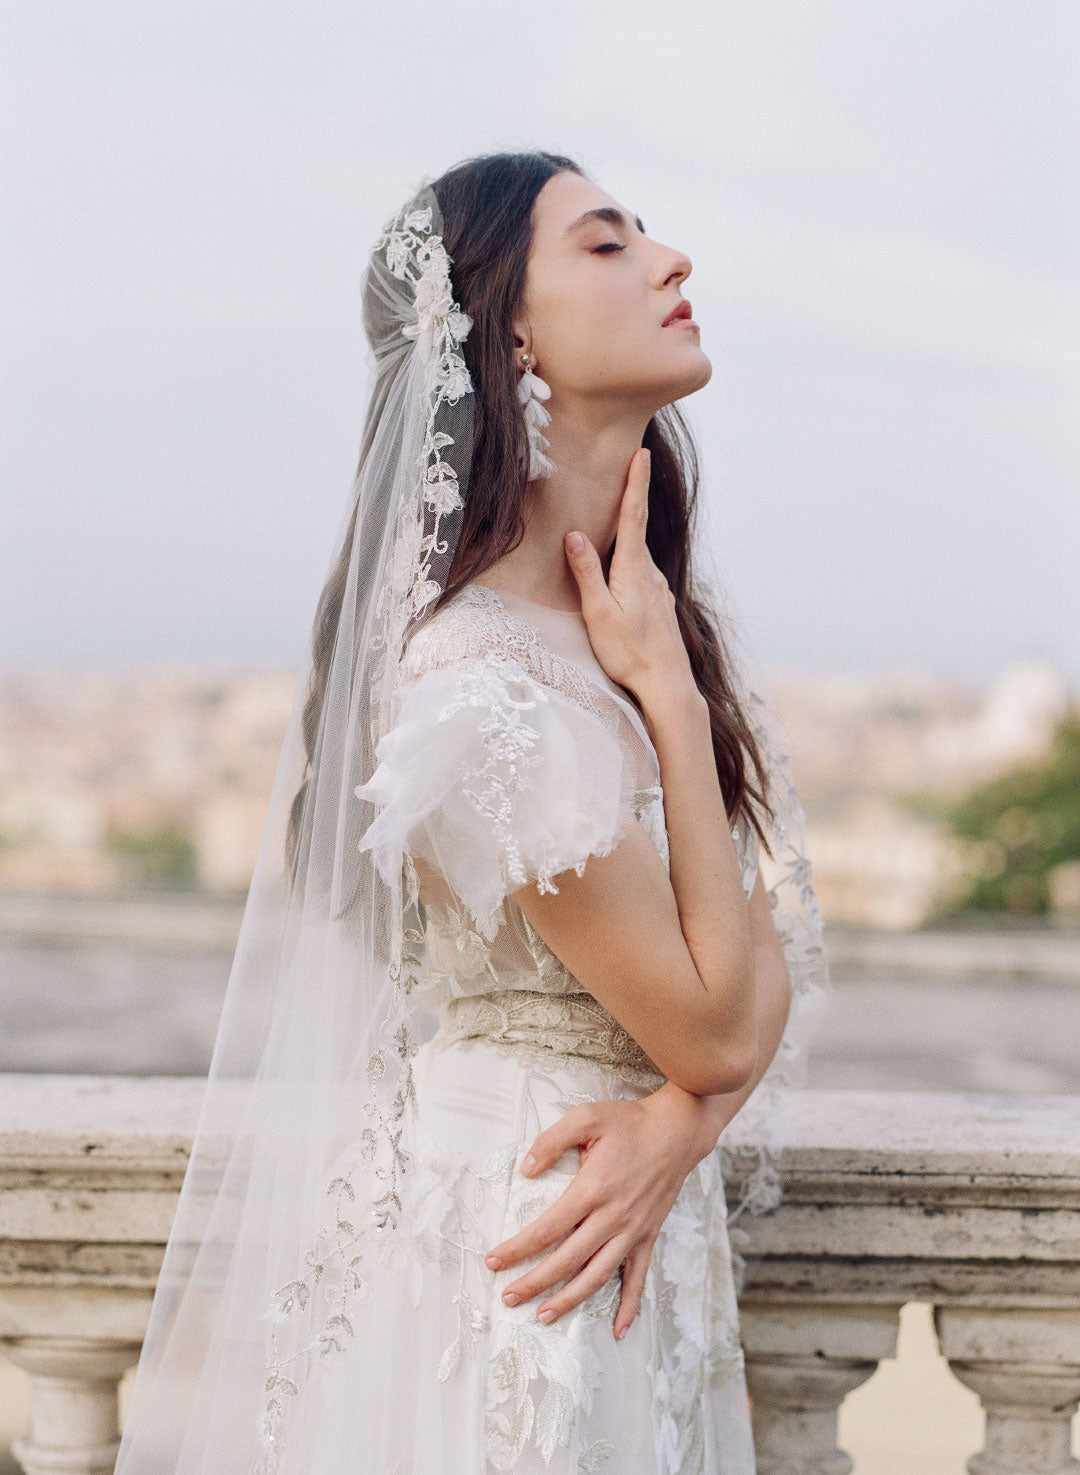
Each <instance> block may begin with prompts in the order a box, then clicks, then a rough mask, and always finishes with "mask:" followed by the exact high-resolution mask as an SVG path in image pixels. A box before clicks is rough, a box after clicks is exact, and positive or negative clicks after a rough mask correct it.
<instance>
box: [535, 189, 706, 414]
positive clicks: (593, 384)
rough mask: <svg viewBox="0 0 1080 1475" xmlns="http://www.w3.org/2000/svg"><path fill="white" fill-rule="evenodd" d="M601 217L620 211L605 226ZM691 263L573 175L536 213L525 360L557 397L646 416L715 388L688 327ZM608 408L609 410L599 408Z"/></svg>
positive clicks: (542, 199)
mask: <svg viewBox="0 0 1080 1475" xmlns="http://www.w3.org/2000/svg"><path fill="white" fill-rule="evenodd" d="M596 210H604V211H607V212H612V211H614V212H617V215H618V217H620V218H621V223H619V221H618V220H617V219H616V218H615V216H614V215H612V216H610V218H607V219H605V218H603V217H602V216H597V215H596V214H591V213H589V212H593V211H596ZM690 270H691V264H690V259H689V257H687V256H684V255H683V254H682V252H681V251H676V250H675V249H674V248H673V247H671V246H662V245H661V244H660V243H659V242H658V241H654V240H651V239H650V238H649V236H647V235H646V234H645V232H644V230H643V229H642V227H641V223H640V222H639V221H638V220H637V219H636V218H635V217H634V216H632V215H631V213H630V212H629V211H628V210H625V209H624V208H623V207H622V206H621V205H619V203H618V202H617V201H616V200H614V199H612V197H611V196H610V195H608V194H605V192H604V191H603V190H601V189H598V188H597V186H596V185H595V184H591V183H590V182H589V180H587V179H583V178H582V177H581V176H580V175H578V174H574V173H573V172H571V171H570V170H563V171H561V172H560V173H558V174H554V175H552V177H551V178H550V179H549V180H548V181H547V182H546V183H545V185H544V187H543V188H542V189H541V190H540V192H539V194H538V195H537V197H536V201H535V203H534V205H533V239H532V245H531V248H530V251H529V263H528V270H527V274H526V280H525V297H524V303H523V308H522V311H521V312H519V314H518V315H517V316H516V317H515V319H514V328H515V332H517V333H518V334H519V335H520V338H519V341H518V344H517V349H518V357H519V359H520V353H521V349H522V347H528V348H529V349H530V351H531V353H532V356H533V359H534V360H535V367H536V370H537V373H539V374H540V375H541V377H542V378H543V379H544V380H545V381H546V382H547V383H548V384H550V386H551V392H552V397H553V399H554V398H563V399H566V398H569V397H573V396H576V397H579V398H580V399H582V400H583V401H589V400H593V401H599V402H602V401H607V402H609V404H610V402H611V401H622V402H624V403H625V405H626V406H627V408H631V407H632V408H633V409H634V411H635V412H639V413H642V414H644V415H646V416H650V415H653V414H655V412H656V411H657V410H658V409H660V408H662V407H663V406H664V405H666V404H670V403H671V402H672V401H673V400H677V399H681V398H682V396H683V395H687V394H692V393H693V392H694V390H696V389H700V388H701V387H702V386H703V385H705V384H707V383H708V382H709V379H710V377H711V375H712V364H711V363H710V362H709V359H708V357H707V356H706V355H705V353H704V352H703V351H702V348H701V342H700V338H701V335H700V331H699V330H698V329H697V328H696V327H693V326H690V325H689V324H688V323H686V322H683V321H679V320H678V319H677V320H676V321H675V323H674V324H673V325H671V326H668V327H664V326H662V325H663V323H664V320H665V318H667V316H668V315H669V313H670V312H671V311H672V309H673V308H674V307H675V306H676V305H677V304H678V302H679V300H680V298H681V297H682V288H683V284H684V282H685V281H686V278H687V277H688V276H689V275H690ZM598 407H599V406H598Z"/></svg>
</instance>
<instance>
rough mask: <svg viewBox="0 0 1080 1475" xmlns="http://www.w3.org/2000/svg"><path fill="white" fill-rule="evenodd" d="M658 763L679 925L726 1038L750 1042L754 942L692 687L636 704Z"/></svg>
mask: <svg viewBox="0 0 1080 1475" xmlns="http://www.w3.org/2000/svg"><path fill="white" fill-rule="evenodd" d="M642 706H643V710H644V711H645V715H646V720H647V721H648V724H649V729H650V735H651V737H652V740H653V746H654V748H655V749H656V755H657V758H658V759H659V763H660V782H661V785H662V787H663V791H664V818H665V823H666V827H667V834H668V847H669V851H670V874H671V885H672V890H673V891H674V893H675V900H676V904H677V906H678V911H679V922H680V926H681V928H682V933H683V936H684V938H685V939H686V945H687V948H688V949H689V951H690V955H691V957H692V958H693V961H694V966H695V968H696V969H697V972H698V975H699V977H700V979H701V982H702V985H703V987H704V988H705V990H706V992H707V993H708V994H709V996H710V999H711V1001H712V1002H713V1004H714V1005H715V1006H716V1009H715V1012H716V1018H717V1022H718V1025H719V1027H720V1029H721V1030H722V1032H723V1035H724V1038H725V1039H726V1040H728V1041H729V1042H731V1043H732V1044H735V1043H736V1042H738V1041H746V1042H747V1044H748V1045H750V1044H751V1042H752V1040H753V1038H754V1036H755V1029H756V1025H755V1017H754V1016H755V1000H754V970H753V939H752V936H751V930H750V921H749V916H748V913H747V903H746V894H745V891H744V888H743V878H742V873H741V870H740V868H739V860H738V856H737V854H736V851H735V842H734V840H733V838H732V834H731V826H730V823H729V820H728V817H727V812H726V809H725V806H724V796H723V793H722V791H721V788H720V781H719V778H718V776H717V771H716V758H715V755H714V752H713V744H712V732H711V728H710V721H709V706H708V703H707V702H706V700H705V698H704V697H703V696H702V694H701V692H700V691H698V690H697V688H696V687H692V688H689V689H687V688H684V687H679V688H677V689H675V690H670V689H669V690H665V689H662V688H658V689H656V690H655V692H653V693H652V694H651V695H650V694H646V695H645V696H644V698H643V700H642Z"/></svg>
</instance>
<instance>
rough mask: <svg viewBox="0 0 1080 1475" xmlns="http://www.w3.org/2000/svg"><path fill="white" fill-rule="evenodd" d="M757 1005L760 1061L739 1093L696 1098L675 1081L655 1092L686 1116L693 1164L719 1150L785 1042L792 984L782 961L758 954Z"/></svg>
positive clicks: (730, 1092)
mask: <svg viewBox="0 0 1080 1475" xmlns="http://www.w3.org/2000/svg"><path fill="white" fill-rule="evenodd" d="M755 988H756V1001H757V1019H758V1036H757V1057H756V1061H755V1065H754V1070H753V1074H752V1075H751V1076H750V1079H749V1080H748V1081H747V1082H746V1084H745V1085H744V1086H740V1087H739V1089H738V1090H737V1091H727V1092H725V1093H723V1094H721V1095H713V1096H694V1095H693V1094H692V1093H691V1092H689V1091H684V1090H683V1088H682V1087H681V1086H677V1085H675V1084H674V1082H672V1081H668V1082H667V1083H666V1084H665V1085H663V1086H661V1087H660V1089H659V1090H658V1091H656V1092H654V1096H656V1097H665V1098H668V1099H669V1100H670V1103H671V1105H672V1107H673V1109H675V1110H676V1111H677V1112H687V1113H688V1115H689V1122H690V1125H689V1128H688V1129H687V1140H688V1141H689V1143H690V1152H691V1155H692V1158H693V1162H694V1163H697V1162H699V1161H700V1160H701V1159H702V1158H703V1157H705V1156H706V1155H707V1154H708V1153H710V1152H711V1151H712V1150H713V1148H714V1147H715V1146H716V1142H717V1139H718V1138H719V1136H720V1134H721V1132H722V1131H723V1130H724V1128H725V1127H726V1126H727V1125H728V1123H729V1122H731V1121H732V1120H733V1119H734V1117H735V1116H736V1115H737V1114H738V1112H739V1110H740V1108H741V1107H742V1106H743V1105H744V1104H745V1103H746V1101H748V1100H749V1098H750V1096H751V1095H752V1093H753V1092H754V1090H755V1089H756V1087H757V1086H758V1084H759V1082H760V1081H761V1078H762V1077H763V1076H764V1074H765V1072H766V1070H768V1068H769V1065H770V1064H771V1062H772V1060H773V1058H774V1056H775V1055H776V1052H777V1050H778V1049H779V1048H780V1041H781V1039H782V1038H783V1034H784V1029H785V1026H786V1025H787V1020H788V1014H789V1011H790V1007H791V980H790V976H789V974H788V970H787V966H786V964H785V963H784V961H783V958H782V957H777V955H776V954H775V953H767V954H761V953H758V954H757V964H756V973H755Z"/></svg>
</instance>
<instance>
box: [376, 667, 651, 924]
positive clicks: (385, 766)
mask: <svg viewBox="0 0 1080 1475" xmlns="http://www.w3.org/2000/svg"><path fill="white" fill-rule="evenodd" d="M375 756H376V760H377V767H376V769H375V772H374V773H373V774H372V776H371V778H370V779H369V780H368V782H367V783H366V784H363V785H361V786H359V787H357V789H356V790H355V793H356V795H357V796H358V798H360V799H361V800H366V801H368V802H370V803H372V804H374V805H376V806H378V807H379V808H378V813H377V814H376V816H375V818H374V820H373V821H372V822H371V824H370V825H369V826H368V828H367V830H366V831H365V832H364V834H363V837H362V838H361V840H360V842H359V847H360V849H361V850H367V849H370V850H371V851H372V853H373V856H374V858H375V861H376V864H377V865H378V867H379V870H380V872H381V873H382V875H383V876H384V877H385V879H386V880H387V881H388V882H395V881H396V880H397V879H398V878H399V877H400V875H401V867H402V861H403V857H404V855H405V854H408V855H410V856H411V857H412V858H413V860H414V861H415V860H422V861H424V862H426V863H428V864H430V865H431V866H433V867H434V868H435V870H436V871H437V872H438V873H439V874H440V875H441V876H442V878H443V879H444V880H445V881H446V883H447V884H448V885H449V886H450V888H451V889H452V890H453V891H454V893H455V894H456V895H457V897H458V899H459V900H460V901H461V902H462V903H463V904H464V906H465V907H466V908H467V909H468V910H469V911H470V912H471V913H472V916H473V919H474V921H475V923H476V926H477V929H478V930H479V931H480V932H481V933H482V934H483V935H484V936H485V937H487V938H488V939H489V940H490V939H491V938H493V937H494V936H495V933H496V932H497V930H498V927H499V923H500V917H499V911H500V908H501V905H502V901H503V898H504V897H505V896H507V895H508V894H509V893H510V892H512V891H514V890H516V889H517V888H518V887H520V886H524V885H526V884H527V883H528V882H530V881H532V882H535V884H536V886H537V888H538V890H540V891H541V892H543V891H550V892H555V891H557V890H558V887H557V886H556V885H555V884H554V882H553V880H552V878H553V877H554V876H557V875H558V874H559V873H560V872H561V871H566V870H569V869H571V868H573V869H574V870H575V871H576V873H577V874H578V875H581V874H582V872H583V871H584V869H585V862H586V861H587V860H588V858H589V856H591V855H607V854H609V853H610V852H611V850H613V849H614V847H615V846H616V844H618V842H619V840H620V839H622V837H623V836H624V835H625V834H626V832H627V830H628V829H629V827H630V826H631V824H632V823H633V822H634V819H635V809H634V804H633V793H634V789H633V776H632V773H631V771H630V765H629V764H628V763H627V761H626V760H625V758H624V752H623V747H622V744H621V742H620V740H619V737H618V736H617V734H616V733H615V732H613V731H612V730H611V729H610V728H609V727H608V726H607V725H606V724H605V722H603V721H602V720H601V719H600V718H599V717H597V716H596V714H595V713H593V712H590V711H588V710H586V709H585V708H584V707H582V706H580V705H578V703H576V702H574V701H573V700H571V699H570V698H569V697H567V696H565V695H564V694H563V693H562V692H560V691H557V690H555V689H554V688H552V687H549V686H545V685H543V684H542V683H540V682H539V681H536V680H535V679H534V678H533V677H531V676H530V675H529V674H528V673H527V672H526V671H524V670H523V669H522V668H521V667H520V666H518V665H517V664H516V663H515V662H513V661H509V660H502V661H500V660H493V659H491V658H489V657H484V658H469V659H466V660H462V661H460V662H458V663H456V664H455V665H453V666H450V667H440V668H435V669H431V670H427V671H425V672H424V673H423V674H422V675H420V676H418V677H416V678H414V679H413V680H411V681H410V682H408V683H407V684H406V685H405V686H404V687H403V690H402V696H401V701H400V704H399V708H398V712H397V717H396V720H395V722H394V724H393V726H392V727H391V729H390V730H389V732H387V733H386V735H385V736H384V737H383V738H382V740H381V741H380V743H379V745H378V747H377V749H376V754H375Z"/></svg>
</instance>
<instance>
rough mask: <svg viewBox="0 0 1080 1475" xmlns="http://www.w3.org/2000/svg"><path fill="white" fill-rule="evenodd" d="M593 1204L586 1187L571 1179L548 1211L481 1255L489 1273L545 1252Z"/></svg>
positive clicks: (577, 1180) (574, 1224)
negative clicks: (510, 1237)
mask: <svg viewBox="0 0 1080 1475" xmlns="http://www.w3.org/2000/svg"><path fill="white" fill-rule="evenodd" d="M595 1207H596V1202H595V1200H594V1199H593V1197H592V1195H591V1194H590V1193H589V1191H588V1189H587V1188H582V1187H581V1186H580V1179H578V1178H572V1179H571V1180H570V1185H569V1187H568V1188H566V1189H565V1190H564V1191H563V1193H562V1194H560V1196H559V1197H558V1198H557V1199H556V1200H555V1202H554V1203H553V1204H552V1205H551V1207H550V1208H547V1209H545V1210H544V1212H543V1213H542V1214H540V1215H538V1217H537V1218H535V1219H534V1220H533V1221H532V1223H531V1224H527V1225H526V1226H525V1228H524V1229H522V1230H521V1231H520V1233H518V1234H515V1235H514V1236H513V1238H512V1239H507V1240H504V1241H503V1243H502V1244H499V1245H494V1246H493V1247H492V1248H491V1249H490V1250H489V1251H488V1252H487V1254H486V1255H485V1256H484V1263H485V1265H487V1267H488V1269H489V1270H503V1269H505V1268H506V1266H508V1265H516V1264H517V1262H518V1261H519V1260H526V1259H528V1257H529V1256H530V1255H535V1254H538V1253H539V1252H540V1251H541V1250H546V1249H548V1248H549V1247H550V1246H551V1245H553V1244H555V1242H556V1241H557V1240H560V1239H561V1238H562V1237H563V1235H564V1234H569V1233H570V1231H571V1230H572V1229H576V1228H577V1226H578V1225H579V1224H580V1223H581V1222H582V1220H583V1219H584V1218H585V1217H586V1216H587V1215H588V1214H591V1213H592V1212H593V1210H594V1209H595Z"/></svg>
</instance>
